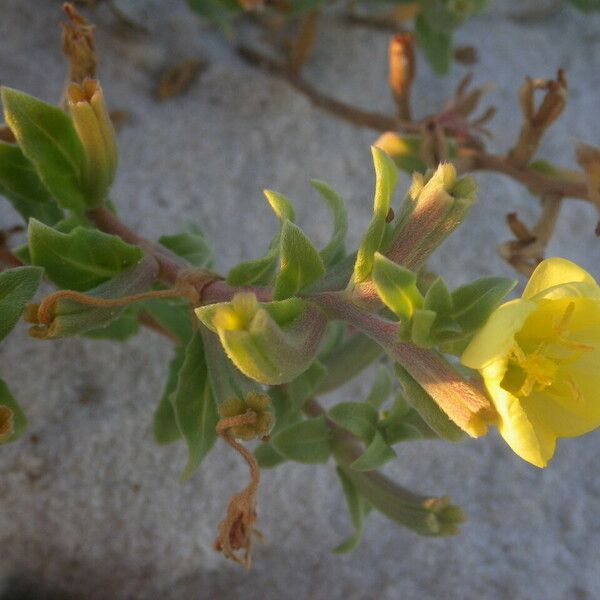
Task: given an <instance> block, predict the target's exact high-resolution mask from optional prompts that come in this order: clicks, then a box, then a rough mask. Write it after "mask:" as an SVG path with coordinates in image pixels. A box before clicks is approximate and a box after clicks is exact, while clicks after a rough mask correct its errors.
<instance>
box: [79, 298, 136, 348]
mask: <svg viewBox="0 0 600 600" xmlns="http://www.w3.org/2000/svg"><path fill="white" fill-rule="evenodd" d="M139 330H140V322H139V320H138V311H137V309H136V308H135V307H129V308H126V309H125V310H124V311H123V313H122V314H121V315H120V316H119V317H117V318H116V319H115V320H114V321H111V322H110V323H108V324H107V325H105V326H104V327H99V328H98V329H92V330H90V331H88V332H87V333H85V334H84V335H85V336H86V337H89V338H92V339H95V340H117V341H119V342H122V341H123V340H126V339H128V338H130V337H131V336H133V335H135V334H136V333H137V332H138V331H139Z"/></svg>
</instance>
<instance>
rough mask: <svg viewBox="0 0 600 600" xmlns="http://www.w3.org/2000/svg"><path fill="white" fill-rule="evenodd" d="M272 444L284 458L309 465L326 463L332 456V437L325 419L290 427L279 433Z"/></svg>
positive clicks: (316, 418)
mask: <svg viewBox="0 0 600 600" xmlns="http://www.w3.org/2000/svg"><path fill="white" fill-rule="evenodd" d="M271 443H272V444H273V448H274V449H275V450H276V451H277V452H278V453H279V454H281V455H282V456H283V457H284V458H287V459H288V460H293V461H296V462H300V463H304V464H309V465H310V464H322V463H326V462H327V460H328V459H329V455H330V454H331V436H330V433H329V429H328V427H327V423H326V422H325V418H324V417H315V418H313V419H306V420H305V421H299V422H298V423H294V424H293V425H289V426H288V427H286V428H284V429H281V430H280V431H278V432H277V433H276V434H275V435H274V436H273V437H272V439H271Z"/></svg>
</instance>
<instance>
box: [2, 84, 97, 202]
mask: <svg viewBox="0 0 600 600" xmlns="http://www.w3.org/2000/svg"><path fill="white" fill-rule="evenodd" d="M2 103H3V104H4V117H5V119H6V122H7V123H8V125H9V126H10V128H11V130H12V132H13V133H14V135H15V137H16V138H17V142H18V143H19V146H20V148H21V150H22V151H23V154H25V156H26V157H27V158H28V159H29V160H30V161H31V162H32V163H33V165H34V166H35V169H36V171H37V174H38V175H39V177H40V179H41V180H42V181H43V183H44V185H45V186H46V188H47V189H48V191H49V192H50V193H51V194H52V196H53V197H54V198H55V199H56V201H57V202H58V205H59V206H60V207H61V208H65V209H69V210H73V211H76V212H83V211H84V210H85V209H86V208H89V204H88V201H87V198H86V194H85V191H84V184H83V178H84V173H85V168H86V158H85V154H84V151H83V146H82V145H81V142H80V140H79V137H78V136H77V133H76V131H75V128H74V127H73V123H72V121H71V119H70V117H69V116H68V115H67V114H66V113H64V112H63V111H62V110H60V109H59V108H57V107H56V106H52V105H50V104H46V103H45V102H42V101H41V100H38V99H37V98H34V97H33V96H29V95H28V94H24V93H23V92H19V91H17V90H13V89H11V88H7V87H3V88H2Z"/></svg>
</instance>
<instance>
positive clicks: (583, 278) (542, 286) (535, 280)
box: [523, 257, 598, 299]
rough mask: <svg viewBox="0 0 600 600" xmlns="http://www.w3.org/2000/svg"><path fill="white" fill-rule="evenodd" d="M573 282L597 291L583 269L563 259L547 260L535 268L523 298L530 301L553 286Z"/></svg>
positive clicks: (596, 287) (593, 282)
mask: <svg viewBox="0 0 600 600" xmlns="http://www.w3.org/2000/svg"><path fill="white" fill-rule="evenodd" d="M574 282H582V283H585V284H587V285H588V286H590V288H589V289H590V290H592V289H593V290H598V284H597V283H596V281H595V279H594V278H593V277H592V276H591V275H590V274H589V273H588V272H587V271H586V270H585V269H582V268H581V267H580V266H578V265H576V264H575V263H572V262H571V261H570V260H566V259H565V258H559V257H554V258H547V259H546V260H543V261H542V262H541V263H540V264H539V265H538V266H537V267H536V269H535V271H534V272H533V275H532V276H531V278H530V279H529V282H528V283H527V286H526V287H525V291H524V292H523V298H528V299H531V298H533V297H534V296H537V295H538V294H540V293H542V292H544V291H546V290H548V289H549V288H552V287H554V286H557V285H562V284H567V283H574Z"/></svg>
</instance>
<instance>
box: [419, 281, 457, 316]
mask: <svg viewBox="0 0 600 600" xmlns="http://www.w3.org/2000/svg"><path fill="white" fill-rule="evenodd" d="M424 308H425V309H426V310H430V311H432V312H435V313H437V314H438V315H444V316H445V315H449V314H451V312H452V296H451V295H450V292H449V291H448V288H447V287H446V284H445V283H444V280H443V279H442V278H441V277H438V278H437V279H436V280H435V281H434V282H433V283H432V284H431V285H430V286H429V289H428V290H427V292H426V294H425V303H424Z"/></svg>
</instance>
